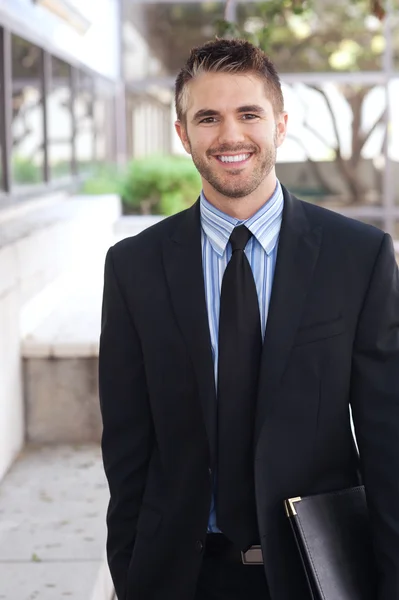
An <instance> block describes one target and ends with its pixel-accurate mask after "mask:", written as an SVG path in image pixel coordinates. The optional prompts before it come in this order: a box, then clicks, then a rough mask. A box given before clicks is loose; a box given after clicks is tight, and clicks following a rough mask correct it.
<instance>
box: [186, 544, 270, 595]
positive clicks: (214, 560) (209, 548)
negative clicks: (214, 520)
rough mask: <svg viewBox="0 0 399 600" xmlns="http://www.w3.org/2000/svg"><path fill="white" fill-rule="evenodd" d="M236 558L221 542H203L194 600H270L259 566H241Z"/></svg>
mask: <svg viewBox="0 0 399 600" xmlns="http://www.w3.org/2000/svg"><path fill="white" fill-rule="evenodd" d="M215 535H217V534H212V542H213V540H214V539H216V538H214V536H215ZM209 537H210V536H209V535H208V536H207V540H209ZM240 556H241V555H240V551H239V549H235V548H233V547H232V544H231V542H227V541H226V540H225V539H224V540H223V539H222V543H219V540H217V543H216V544H214V543H212V544H210V543H209V542H208V541H207V543H206V546H205V553H204V558H203V561H202V567H201V571H200V574H199V578H198V582H197V591H196V595H195V600H270V596H269V592H268V588H267V583H266V576H265V571H264V567H263V565H244V564H243V563H242V562H241V560H240Z"/></svg>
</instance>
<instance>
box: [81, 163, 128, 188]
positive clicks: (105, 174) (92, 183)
mask: <svg viewBox="0 0 399 600" xmlns="http://www.w3.org/2000/svg"><path fill="white" fill-rule="evenodd" d="M122 177H123V174H122V173H120V172H118V169H117V167H116V166H115V165H97V166H96V167H94V169H93V172H92V174H91V176H90V177H89V178H88V179H86V180H85V181H84V183H83V185H82V188H81V192H82V194H93V195H96V196H101V195H102V194H118V196H119V195H121V187H122Z"/></svg>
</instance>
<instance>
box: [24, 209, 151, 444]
mask: <svg viewBox="0 0 399 600" xmlns="http://www.w3.org/2000/svg"><path fill="white" fill-rule="evenodd" d="M160 219H162V217H156V216H148V217H124V218H122V219H120V220H119V221H117V222H116V223H115V229H114V238H113V240H111V243H113V242H116V241H118V240H120V239H122V238H125V237H127V236H130V235H136V234H137V233H139V232H140V231H142V230H143V229H146V228H147V227H149V226H150V225H152V224H154V223H156V222H157V221H159V220H160ZM107 249H108V246H107V247H104V248H103V249H102V250H101V251H99V252H97V253H96V254H95V255H91V256H90V262H89V263H87V262H85V263H84V264H82V265H81V268H80V269H78V268H75V269H74V270H73V271H72V272H68V273H65V274H64V275H63V276H61V277H59V278H58V279H57V280H56V281H54V282H53V283H52V284H51V285H49V286H47V287H46V288H44V289H43V290H42V291H41V293H40V294H38V295H37V296H36V297H35V298H34V299H33V300H32V301H31V302H30V303H29V305H27V306H26V307H25V309H24V313H23V315H22V324H21V329H22V342H21V353H22V358H23V377H24V390H25V407H26V431H27V439H28V441H29V442H33V443H91V442H99V441H100V437H101V415H100V410H99V400H98V344H99V336H100V327H101V301H102V289H103V273H104V259H105V253H106V250H107Z"/></svg>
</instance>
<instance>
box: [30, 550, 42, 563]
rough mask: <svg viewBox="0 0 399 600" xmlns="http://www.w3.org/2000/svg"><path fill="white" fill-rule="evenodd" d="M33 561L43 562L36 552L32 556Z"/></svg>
mask: <svg viewBox="0 0 399 600" xmlns="http://www.w3.org/2000/svg"><path fill="white" fill-rule="evenodd" d="M31 561H32V562H35V563H39V562H42V559H41V558H39V557H38V555H37V554H36V553H35V552H34V553H33V554H32V556H31Z"/></svg>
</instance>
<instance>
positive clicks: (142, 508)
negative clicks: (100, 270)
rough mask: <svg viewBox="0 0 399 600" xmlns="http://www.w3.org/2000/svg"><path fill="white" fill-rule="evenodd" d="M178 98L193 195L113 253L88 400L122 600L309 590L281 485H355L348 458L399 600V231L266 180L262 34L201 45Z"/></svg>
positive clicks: (274, 85) (271, 163)
mask: <svg viewBox="0 0 399 600" xmlns="http://www.w3.org/2000/svg"><path fill="white" fill-rule="evenodd" d="M176 109H177V115H178V120H177V122H176V130H177V133H178V134H179V136H180V139H181V141H182V143H183V146H184V148H185V150H186V151H187V152H188V153H189V154H191V157H192V159H193V161H194V163H195V165H196V167H197V169H198V171H199V172H200V174H201V177H202V183H203V190H202V192H201V196H200V198H199V199H198V201H197V203H196V204H194V206H193V207H192V208H190V209H188V210H186V211H183V212H182V213H180V214H177V215H175V216H173V217H171V218H169V219H165V220H164V221H162V222H161V223H159V224H157V225H155V226H154V227H151V228H149V229H147V230H146V231H144V232H143V233H141V234H140V235H138V236H136V237H134V238H129V239H125V240H123V241H122V242H119V243H118V244H116V245H115V246H114V247H112V248H111V249H110V250H109V252H108V254H107V258H106V265H105V284H104V298H103V318H102V332H101V344H100V398H101V409H102V416H103V423H104V433H103V440H102V449H103V458H104V466H105V471H106V474H107V478H108V481H109V487H110V493H111V500H110V504H109V510H108V515H107V523H108V542H107V550H108V560H109V566H110V570H111V574H112V577H113V580H114V583H115V589H116V593H117V596H118V598H119V600H222V599H223V600H248V599H251V600H255V599H259V600H268V599H269V600H310V593H309V592H308V590H307V586H306V581H305V577H304V575H303V572H302V567H301V564H300V562H299V559H298V556H297V552H296V547H295V544H294V542H293V539H292V536H291V531H290V525H289V523H288V519H287V518H286V517H285V514H284V509H283V500H284V499H285V498H289V497H292V496H298V495H309V494H317V493H322V492H326V491H330V490H339V489H345V488H348V487H351V486H353V485H357V484H358V483H359V476H360V475H359V467H360V471H361V473H362V476H363V481H364V483H365V486H366V491H367V497H368V503H369V509H370V518H371V524H372V531H373V541H374V546H375V552H376V559H377V562H378V568H379V575H380V586H379V595H378V600H394V599H396V598H399V477H398V473H399V282H398V270H397V267H396V263H395V259H394V252H393V247H392V241H391V239H390V237H389V236H388V235H386V234H384V233H383V232H381V231H379V230H378V229H376V228H373V227H371V226H368V225H365V224H362V223H359V222H356V221H353V220H350V219H347V218H344V217H342V216H340V215H338V214H335V213H333V212H330V211H327V210H324V209H322V208H319V207H316V206H313V205H310V204H307V203H304V202H301V201H300V200H298V199H296V198H295V197H294V196H292V194H290V193H289V192H288V191H287V190H286V189H285V188H284V187H283V186H282V185H281V184H280V182H279V181H278V180H277V179H276V174H275V160H276V149H277V147H278V146H280V144H281V143H282V142H283V140H284V137H285V133H286V126H287V114H286V113H285V112H284V107H283V97H282V94H281V88H280V82H279V78H278V75H277V73H276V71H275V68H274V66H273V64H272V63H271V62H270V60H269V59H268V58H267V57H266V56H265V55H264V53H263V52H261V51H260V50H259V49H257V48H255V47H253V46H251V45H250V44H249V43H247V42H243V41H237V40H235V41H233V40H229V41H228V40H217V41H214V42H209V43H208V44H206V45H204V46H203V47H201V48H196V49H194V50H193V51H192V52H191V55H190V57H189V59H188V62H187V64H186V65H185V67H184V68H183V69H182V70H181V72H180V74H179V76H178V78H177V81H176ZM350 406H351V408H352V412H353V416H354V423H355V428H356V437H357V442H358V445H359V450H360V463H359V458H358V454H357V451H356V446H355V444H354V440H353V436H352V432H351V423H350V417H349V407H350ZM257 546H261V551H260V549H259V548H258V547H257ZM337 600H339V599H337Z"/></svg>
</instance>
